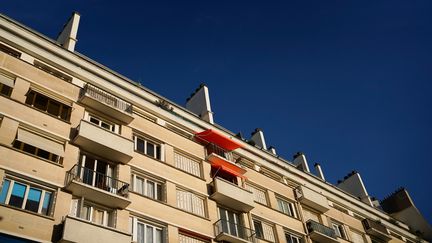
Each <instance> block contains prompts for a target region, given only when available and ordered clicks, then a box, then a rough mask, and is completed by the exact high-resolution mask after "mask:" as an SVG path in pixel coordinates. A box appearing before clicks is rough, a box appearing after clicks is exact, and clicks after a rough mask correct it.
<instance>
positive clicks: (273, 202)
mask: <svg viewBox="0 0 432 243" xmlns="http://www.w3.org/2000/svg"><path fill="white" fill-rule="evenodd" d="M267 195H268V200H269V206H270V207H271V208H273V209H276V210H277V209H278V205H277V200H276V194H275V193H274V192H273V191H267Z"/></svg>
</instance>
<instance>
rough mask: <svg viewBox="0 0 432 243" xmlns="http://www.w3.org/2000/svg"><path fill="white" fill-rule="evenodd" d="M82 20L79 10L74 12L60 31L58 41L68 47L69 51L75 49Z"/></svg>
mask: <svg viewBox="0 0 432 243" xmlns="http://www.w3.org/2000/svg"><path fill="white" fill-rule="evenodd" d="M79 22H80V14H79V13H77V12H73V13H72V16H71V17H70V18H69V20H68V22H67V23H66V24H65V25H64V26H63V29H62V31H61V32H60V33H59V35H58V37H57V42H58V43H59V44H60V45H61V46H63V47H64V48H66V49H68V50H69V51H72V52H73V51H74V50H75V44H76V42H77V41H78V40H77V34H78V26H79Z"/></svg>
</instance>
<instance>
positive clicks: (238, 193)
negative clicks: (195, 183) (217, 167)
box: [210, 177, 254, 212]
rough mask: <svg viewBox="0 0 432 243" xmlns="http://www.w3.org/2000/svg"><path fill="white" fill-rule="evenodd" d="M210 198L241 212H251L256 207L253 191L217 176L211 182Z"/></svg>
mask: <svg viewBox="0 0 432 243" xmlns="http://www.w3.org/2000/svg"><path fill="white" fill-rule="evenodd" d="M210 188H212V194H211V195H210V198H211V199H213V200H215V201H216V202H218V203H220V204H222V205H225V206H228V207H230V208H232V209H234V210H237V211H241V212H249V211H250V210H252V209H253V208H254V199H253V194H252V192H250V191H248V190H246V189H243V188H241V187H239V186H237V185H235V184H233V183H231V182H228V181H225V180H223V179H221V178H218V177H215V178H214V179H213V181H212V183H211V184H210Z"/></svg>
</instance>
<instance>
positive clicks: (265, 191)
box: [246, 183, 269, 206]
mask: <svg viewBox="0 0 432 243" xmlns="http://www.w3.org/2000/svg"><path fill="white" fill-rule="evenodd" d="M246 189H248V190H249V191H250V192H252V194H253V196H254V202H256V203H259V204H262V205H265V206H268V205H269V203H268V202H269V200H268V196H267V190H266V189H264V188H261V187H258V186H255V185H253V184H250V183H246ZM251 189H252V190H251ZM255 191H259V192H262V193H263V194H264V197H263V198H264V201H265V202H262V201H260V199H261V198H260V197H258V195H257V194H256V193H255Z"/></svg>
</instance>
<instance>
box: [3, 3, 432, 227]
mask: <svg viewBox="0 0 432 243" xmlns="http://www.w3.org/2000/svg"><path fill="white" fill-rule="evenodd" d="M72 11H78V12H79V13H81V24H80V29H79V32H78V40H79V41H78V44H77V48H76V49H77V51H78V52H81V53H83V54H85V55H87V56H89V57H90V58H92V59H94V60H96V61H98V62H100V63H102V64H104V65H106V66H108V67H110V68H112V69H113V70H115V71H117V72H119V73H121V74H123V75H125V76H127V77H129V78H131V79H133V80H135V81H139V82H141V83H142V84H143V85H144V86H146V87H147V88H150V89H152V90H154V91H156V92H158V93H159V94H161V95H163V96H165V97H167V98H168V99H170V100H172V101H175V102H176V103H178V104H181V105H184V103H185V100H186V98H187V97H188V96H189V95H190V94H191V93H192V92H193V90H195V88H196V87H198V85H199V84H200V83H202V82H204V83H206V84H207V85H208V87H209V89H210V95H211V102H212V106H213V111H214V112H215V121H216V122H217V123H218V124H220V125H222V126H224V127H226V128H228V129H229V130H231V131H233V132H236V133H237V132H239V131H241V132H242V133H243V134H244V135H245V136H246V137H249V135H250V132H252V131H253V130H254V129H255V128H257V127H259V128H262V129H263V131H264V133H265V137H266V140H267V144H269V145H273V146H275V147H276V149H277V152H278V154H280V155H281V156H282V157H284V158H287V159H291V158H292V155H293V154H294V153H295V152H297V151H303V152H304V153H305V154H306V155H307V158H308V160H309V163H310V165H313V163H315V162H319V163H321V165H322V166H323V169H324V173H325V176H326V177H327V179H328V181H330V182H332V183H335V182H336V181H337V180H338V179H341V178H343V177H344V176H345V175H346V174H347V173H349V172H350V171H351V170H357V171H359V172H360V174H361V175H362V177H363V181H364V182H365V184H366V187H367V189H368V191H369V194H371V195H372V196H376V197H377V198H379V199H382V198H383V197H384V196H386V195H388V194H389V193H391V192H392V191H394V190H395V189H396V188H397V187H400V186H404V187H406V188H407V189H408V190H409V192H410V193H411V196H412V197H413V199H414V201H415V202H416V204H417V206H418V208H419V209H420V210H421V211H422V212H423V214H424V215H425V216H426V217H427V219H428V220H429V222H432V204H431V203H430V202H429V201H430V199H431V196H430V195H431V194H432V187H431V186H429V185H431V184H432V183H431V177H430V173H431V171H432V165H431V159H430V158H431V157H430V151H431V140H430V138H431V135H432V114H431V105H432V96H431V91H432V68H431V66H432V45H431V43H432V27H431V26H432V14H430V13H431V12H432V2H431V1H429V0H417V1H405V0H403V1H402V0H392V1H390V0H389V1H342V0H329V1H322V0H306V1H300V0H299V1H256V2H254V1H244V2H242V1H196V2H191V1H173V2H166V1H152V2H147V1H136V2H133V1H131V2H125V1H113V2H109V1H96V0H93V1H67V2H66V1H37V2H36V1H22V0H14V1H3V2H2V5H1V12H2V13H3V14H6V15H8V16H10V17H12V18H14V19H16V20H18V21H19V22H21V23H23V24H25V25H27V26H29V27H31V28H33V29H35V30H37V31H39V32H41V33H43V34H45V35H47V36H49V37H52V38H54V37H56V36H57V34H58V32H59V30H60V29H61V27H62V25H63V24H64V22H65V21H66V19H67V18H68V17H69V16H70V14H71V12H72Z"/></svg>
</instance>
